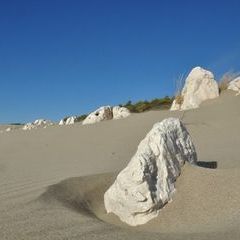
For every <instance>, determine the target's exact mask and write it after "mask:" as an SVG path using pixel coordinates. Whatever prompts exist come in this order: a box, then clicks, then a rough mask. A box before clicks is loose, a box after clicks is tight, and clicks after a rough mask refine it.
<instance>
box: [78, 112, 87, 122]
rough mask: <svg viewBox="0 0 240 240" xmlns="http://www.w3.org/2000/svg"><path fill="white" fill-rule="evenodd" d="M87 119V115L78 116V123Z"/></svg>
mask: <svg viewBox="0 0 240 240" xmlns="http://www.w3.org/2000/svg"><path fill="white" fill-rule="evenodd" d="M86 117H87V115H86V114H83V115H80V116H77V119H76V122H81V121H83V120H84V119H85V118H86Z"/></svg>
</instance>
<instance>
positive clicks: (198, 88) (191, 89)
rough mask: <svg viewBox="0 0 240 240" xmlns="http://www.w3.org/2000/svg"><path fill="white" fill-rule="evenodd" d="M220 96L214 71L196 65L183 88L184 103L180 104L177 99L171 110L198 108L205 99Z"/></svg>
mask: <svg viewBox="0 0 240 240" xmlns="http://www.w3.org/2000/svg"><path fill="white" fill-rule="evenodd" d="M218 96H219V89H218V84H217V82H216V81H215V80H214V75H213V73H211V72H210V71H207V70H205V69H203V68H201V67H195V68H193V69H192V71H191V72H190V73H189V75H188V77H187V79H186V81H185V85H184V87H183V89H182V92H181V97H182V98H183V101H182V103H181V104H179V103H178V102H177V101H176V99H175V100H174V102H173V104H172V107H171V110H187V109H193V108H198V107H199V105H200V104H201V103H202V102H203V101H205V100H208V99H213V98H216V97H218Z"/></svg>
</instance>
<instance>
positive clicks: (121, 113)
mask: <svg viewBox="0 0 240 240" xmlns="http://www.w3.org/2000/svg"><path fill="white" fill-rule="evenodd" d="M112 112H113V119H121V118H126V117H128V116H129V115H130V111H129V110H128V109H127V108H125V107H120V106H115V107H113V109H112Z"/></svg>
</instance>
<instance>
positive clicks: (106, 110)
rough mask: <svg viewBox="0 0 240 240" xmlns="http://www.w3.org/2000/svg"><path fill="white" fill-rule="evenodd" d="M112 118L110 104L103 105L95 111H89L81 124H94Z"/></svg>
mask: <svg viewBox="0 0 240 240" xmlns="http://www.w3.org/2000/svg"><path fill="white" fill-rule="evenodd" d="M112 118H113V113H112V108H111V107H110V106H103V107H100V108H98V109H97V110H96V111H94V112H92V113H90V114H89V115H88V116H87V117H86V119H84V121H83V123H82V124H83V125H85V124H94V123H97V122H101V121H105V120H110V119H112Z"/></svg>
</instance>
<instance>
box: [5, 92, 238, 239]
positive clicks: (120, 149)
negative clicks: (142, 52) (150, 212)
mask: <svg viewBox="0 0 240 240" xmlns="http://www.w3.org/2000/svg"><path fill="white" fill-rule="evenodd" d="M169 116H175V117H180V118H182V120H183V122H184V123H185V124H186V126H187V128H188V130H189V132H190V134H191V135H192V137H193V140H194V142H195V145H196V148H197V152H198V157H199V161H202V162H205V164H204V163H201V164H200V165H202V166H203V165H207V166H210V167H211V166H212V165H214V164H216V163H217V165H218V168H217V169H209V168H203V167H192V166H189V165H186V166H185V167H184V169H183V173H182V175H181V176H180V177H179V178H178V180H177V183H176V188H177V192H176V194H175V196H174V200H173V202H172V203H170V204H167V205H166V207H165V208H164V209H163V210H162V211H161V213H160V214H159V217H158V218H156V219H154V220H152V221H150V222H149V223H147V224H146V225H144V226H140V227H129V226H127V225H125V224H123V223H122V222H120V221H119V219H118V218H117V217H116V216H114V215H113V214H109V215H107V214H106V213H105V210H104V206H103V194H104V191H105V190H106V189H107V188H108V187H109V186H110V184H111V183H112V182H113V180H114V178H115V177H116V173H117V172H118V171H120V170H121V169H122V168H123V167H124V166H126V164H127V163H128V162H129V160H130V158H131V157H132V155H133V154H134V152H135V151H136V148H137V145H138V144H139V142H140V140H141V139H143V138H144V137H145V135H146V133H147V132H148V131H149V130H150V129H151V127H152V125H153V124H154V123H155V122H157V121H161V120H162V119H164V118H166V117H169ZM239 122H240V97H239V96H238V97H235V95H234V93H232V92H230V91H229V92H224V93H223V95H222V96H221V97H220V98H218V99H215V100H212V101H208V102H206V103H204V104H202V105H201V108H199V109H195V110H191V111H187V112H185V113H183V112H169V111H151V112H147V113H143V114H134V115H132V116H130V117H129V118H126V119H122V120H116V121H106V122H102V123H99V124H95V125H88V126H82V125H81V124H75V125H72V126H61V127H60V126H52V127H49V128H46V129H38V130H32V131H26V132H25V131H21V130H15V131H12V132H4V133H1V134H0V233H1V236H0V239H18V240H19V239H24V240H25V239H168V240H171V239H176V240H177V239H179V240H180V239H227V238H228V239H236V240H237V239H239V236H240V230H239V225H240V201H239V199H240V189H239V184H240V147H239V146H240V127H239ZM206 162H207V163H206Z"/></svg>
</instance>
